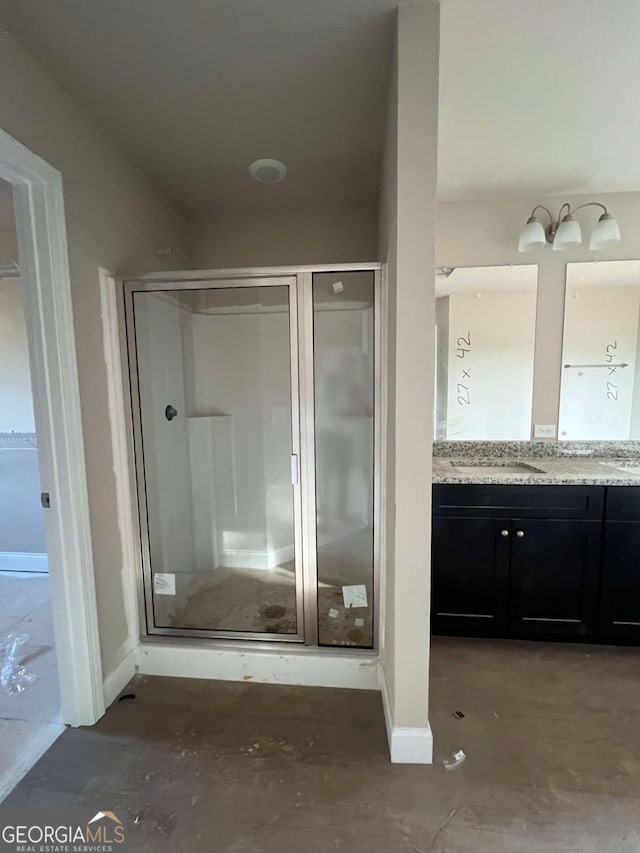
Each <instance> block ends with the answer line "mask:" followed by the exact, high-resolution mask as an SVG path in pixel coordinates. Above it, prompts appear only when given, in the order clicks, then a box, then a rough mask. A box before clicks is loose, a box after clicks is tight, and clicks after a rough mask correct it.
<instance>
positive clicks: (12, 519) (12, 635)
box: [0, 180, 63, 799]
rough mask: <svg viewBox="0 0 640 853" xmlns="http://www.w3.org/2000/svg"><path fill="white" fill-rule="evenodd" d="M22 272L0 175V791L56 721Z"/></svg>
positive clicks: (58, 727) (47, 738)
mask: <svg viewBox="0 0 640 853" xmlns="http://www.w3.org/2000/svg"><path fill="white" fill-rule="evenodd" d="M20 272H21V270H20V262H19V258H18V247H17V241H16V229H15V216H14V209H13V198H12V190H11V186H10V184H8V183H7V182H6V181H3V180H0V799H1V798H2V796H3V794H4V793H5V792H7V791H8V790H10V788H11V787H12V785H13V784H14V783H15V782H16V781H17V778H19V776H20V775H21V773H22V772H24V771H25V770H26V769H28V767H29V764H30V763H31V762H32V761H34V760H36V759H37V758H38V757H39V753H40V752H41V751H42V748H43V747H44V748H46V747H47V746H49V744H50V743H51V742H52V741H53V740H54V739H55V737H56V736H57V735H58V734H60V733H61V732H62V730H63V725H62V718H61V709H60V691H59V686H58V670H57V661H56V652H55V641H54V633H53V615H52V606H51V588H50V583H49V574H48V557H47V545H46V539H45V530H44V518H43V509H42V505H41V491H42V490H41V487H40V473H39V459H38V440H37V433H36V425H35V418H34V411H33V408H34V407H33V398H32V383H31V375H30V368H29V349H28V340H27V328H26V321H25V315H24V308H23V302H24V284H23V281H22V278H21V275H20Z"/></svg>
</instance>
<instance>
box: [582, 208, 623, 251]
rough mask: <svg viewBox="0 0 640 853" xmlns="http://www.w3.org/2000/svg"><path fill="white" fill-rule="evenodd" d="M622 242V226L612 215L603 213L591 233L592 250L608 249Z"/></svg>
mask: <svg viewBox="0 0 640 853" xmlns="http://www.w3.org/2000/svg"><path fill="white" fill-rule="evenodd" d="M619 242H620V226H619V225H618V223H617V221H616V220H615V219H614V218H613V216H611V214H610V213H603V214H602V216H601V217H600V219H599V220H598V222H597V223H596V225H595V228H594V229H593V231H592V232H591V240H590V241H589V248H590V249H606V248H607V246H614V245H615V244H616V243H619Z"/></svg>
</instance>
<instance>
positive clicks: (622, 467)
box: [600, 459, 640, 474]
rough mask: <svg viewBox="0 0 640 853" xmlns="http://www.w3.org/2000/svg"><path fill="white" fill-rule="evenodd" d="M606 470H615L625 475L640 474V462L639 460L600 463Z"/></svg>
mask: <svg viewBox="0 0 640 853" xmlns="http://www.w3.org/2000/svg"><path fill="white" fill-rule="evenodd" d="M600 464H601V465H604V466H605V468H615V470H616V471H624V473H625V474H640V462H639V461H638V460H637V459H611V460H610V461H609V462H604V461H602V460H601V461H600Z"/></svg>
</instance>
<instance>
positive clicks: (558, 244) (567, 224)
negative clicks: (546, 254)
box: [553, 216, 582, 251]
mask: <svg viewBox="0 0 640 853" xmlns="http://www.w3.org/2000/svg"><path fill="white" fill-rule="evenodd" d="M581 244H582V229H581V228H580V223H578V222H576V220H575V219H572V218H571V217H570V216H565V218H564V219H563V220H562V222H561V223H560V225H558V230H557V231H556V236H555V237H554V238H553V248H554V249H555V250H556V251H561V250H562V249H569V248H571V247H572V246H580V245H581Z"/></svg>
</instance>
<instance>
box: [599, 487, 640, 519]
mask: <svg viewBox="0 0 640 853" xmlns="http://www.w3.org/2000/svg"><path fill="white" fill-rule="evenodd" d="M605 518H606V519H607V520H609V521H640V484H639V485H638V486H609V488H608V489H607V506H606V510H605Z"/></svg>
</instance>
